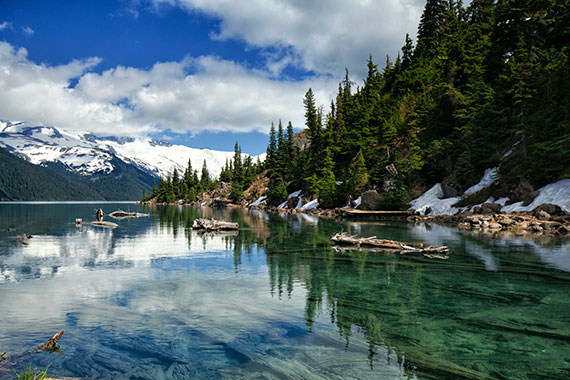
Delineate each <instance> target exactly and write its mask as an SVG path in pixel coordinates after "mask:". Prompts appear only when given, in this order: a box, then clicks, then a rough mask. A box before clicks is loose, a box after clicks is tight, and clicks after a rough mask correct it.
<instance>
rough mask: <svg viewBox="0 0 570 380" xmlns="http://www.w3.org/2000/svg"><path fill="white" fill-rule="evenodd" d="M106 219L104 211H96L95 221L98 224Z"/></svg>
mask: <svg viewBox="0 0 570 380" xmlns="http://www.w3.org/2000/svg"><path fill="white" fill-rule="evenodd" d="M104 217H105V213H104V212H103V210H102V209H100V208H98V209H97V211H95V219H96V220H97V221H98V222H101V221H103V218H104Z"/></svg>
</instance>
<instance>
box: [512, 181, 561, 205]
mask: <svg viewBox="0 0 570 380" xmlns="http://www.w3.org/2000/svg"><path fill="white" fill-rule="evenodd" d="M547 203H549V204H553V205H557V206H560V208H561V209H562V210H564V211H566V212H570V179H563V180H560V181H558V182H554V183H551V184H549V185H546V186H544V187H541V188H540V189H539V190H538V195H537V196H536V198H534V200H533V201H532V202H531V203H530V204H529V205H528V206H523V203H522V202H517V203H513V204H512V205H507V206H504V207H503V208H501V211H502V212H513V211H532V210H534V209H535V208H537V207H538V206H540V205H542V204H547Z"/></svg>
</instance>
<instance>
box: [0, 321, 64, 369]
mask: <svg viewBox="0 0 570 380" xmlns="http://www.w3.org/2000/svg"><path fill="white" fill-rule="evenodd" d="M62 335H63V330H61V331H60V332H58V333H57V334H55V335H54V336H53V337H52V338H50V339H49V340H48V341H47V342H45V343H44V344H42V345H41V346H38V347H36V348H34V349H32V350H29V351H26V352H25V353H23V354H21V355H18V356H16V357H14V358H8V353H6V352H3V353H1V354H0V372H2V371H6V370H9V369H10V368H11V367H13V366H15V365H17V364H18V363H21V362H26V361H28V360H30V357H31V356H32V355H34V354H37V353H38V352H40V351H48V352H53V353H62V351H60V350H59V344H58V341H59V339H60V338H61V336H62ZM0 377H2V376H0Z"/></svg>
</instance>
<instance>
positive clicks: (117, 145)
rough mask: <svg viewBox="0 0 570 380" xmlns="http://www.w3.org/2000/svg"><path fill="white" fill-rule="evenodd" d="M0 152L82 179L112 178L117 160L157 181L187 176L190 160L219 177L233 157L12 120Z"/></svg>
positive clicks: (3, 126) (0, 134) (4, 127)
mask: <svg viewBox="0 0 570 380" xmlns="http://www.w3.org/2000/svg"><path fill="white" fill-rule="evenodd" d="M0 147H3V148H5V149H7V150H8V151H9V152H11V153H13V154H16V155H18V156H19V157H21V158H24V159H25V160H27V161H29V162H30V163H33V164H36V165H45V164H46V163H48V162H58V163H61V164H62V165H64V166H65V167H66V169H68V170H70V171H73V172H76V173H79V174H82V175H92V174H96V173H105V174H109V173H111V172H112V171H113V170H114V166H113V163H112V161H113V159H115V157H116V158H118V159H120V160H122V161H124V162H126V163H127V164H130V165H134V166H135V167H137V168H139V169H141V170H143V171H144V172H147V173H149V174H151V175H153V176H164V177H166V176H171V175H172V172H173V170H174V168H176V169H177V170H178V172H179V173H183V172H184V170H185V169H186V167H187V165H188V160H189V159H190V161H191V163H192V168H193V169H195V170H198V171H200V170H201V169H202V165H203V162H204V160H206V165H207V168H208V171H209V172H210V174H211V175H215V176H217V175H219V173H220V171H221V169H222V168H223V166H224V165H225V163H226V160H229V159H232V158H233V155H234V152H223V151H216V150H210V149H196V148H190V147H187V146H184V145H173V144H169V143H163V142H160V141H156V140H152V139H150V138H129V137H115V136H107V137H100V136H95V135H93V134H91V133H88V132H70V131H65V130H62V129H57V128H54V127H48V126H43V125H31V124H28V123H25V122H11V121H0ZM264 156H265V155H261V156H259V157H260V159H263V158H264ZM254 158H256V157H254Z"/></svg>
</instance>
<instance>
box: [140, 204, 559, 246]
mask: <svg viewBox="0 0 570 380" xmlns="http://www.w3.org/2000/svg"><path fill="white" fill-rule="evenodd" d="M139 203H140V204H142V205H148V206H155V205H158V206H167V205H169V206H194V207H198V206H199V207H229V208H243V209H250V210H259V211H264V212H268V213H272V214H291V215H295V214H297V213H302V214H307V215H312V216H317V217H322V218H327V219H336V218H340V219H346V220H354V219H360V220H371V219H372V220H396V221H406V222H408V223H415V224H417V223H435V224H440V225H444V226H448V227H456V228H459V229H462V230H473V231H484V232H490V233H494V234H515V235H517V236H529V237H539V236H542V235H548V236H555V237H570V215H569V214H567V213H565V212H564V211H562V210H561V209H560V207H558V206H555V205H550V204H544V205H541V206H539V207H537V208H535V209H534V210H532V211H519V212H511V213H501V212H500V211H499V212H492V211H489V210H488V209H485V208H484V209H483V210H482V212H480V213H472V212H461V213H458V214H455V215H417V214H413V213H412V212H411V211H409V212H408V216H407V217H401V216H399V217H391V216H380V215H378V216H373V217H371V216H363V217H346V216H343V210H346V208H336V209H320V208H312V209H296V208H295V209H285V208H278V207H276V206H266V205H264V204H263V205H257V206H249V205H247V204H241V205H236V204H232V203H228V202H225V201H224V200H214V201H213V202H209V204H202V203H201V202H198V201H195V202H190V203H178V202H175V203H153V202H139ZM493 211H497V210H493Z"/></svg>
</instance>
